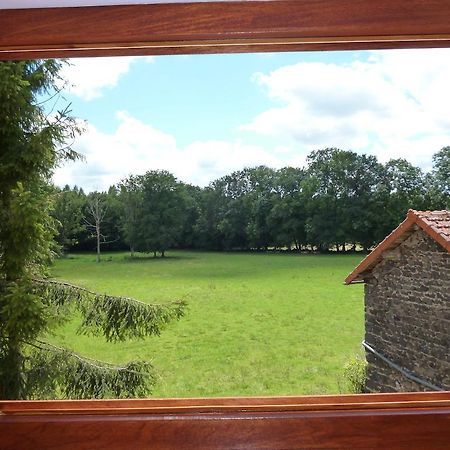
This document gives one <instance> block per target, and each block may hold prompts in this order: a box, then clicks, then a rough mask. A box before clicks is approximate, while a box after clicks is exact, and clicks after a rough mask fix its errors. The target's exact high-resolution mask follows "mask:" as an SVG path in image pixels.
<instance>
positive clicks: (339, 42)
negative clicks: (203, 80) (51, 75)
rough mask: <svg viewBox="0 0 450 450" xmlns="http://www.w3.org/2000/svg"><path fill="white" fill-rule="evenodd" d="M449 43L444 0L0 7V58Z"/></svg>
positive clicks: (449, 8)
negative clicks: (6, 8) (37, 7)
mask: <svg viewBox="0 0 450 450" xmlns="http://www.w3.org/2000/svg"><path fill="white" fill-rule="evenodd" d="M449 46H450V2H449V1H448V0H267V1H253V0H246V1H245V0H244V1H233V2H223V1H222V2H202V3H175V4H165V3H162V4H153V5H131V6H130V5H124V6H103V7H82V8H50V9H19V10H1V11H0V59H26V58H43V57H45V58H47V57H71V56H99V55H160V54H182V53H232V52H256V51H257V52H260V51H266V52H267V51H277V52H279V51H290V50H291V51H294V50H349V49H372V48H419V47H449Z"/></svg>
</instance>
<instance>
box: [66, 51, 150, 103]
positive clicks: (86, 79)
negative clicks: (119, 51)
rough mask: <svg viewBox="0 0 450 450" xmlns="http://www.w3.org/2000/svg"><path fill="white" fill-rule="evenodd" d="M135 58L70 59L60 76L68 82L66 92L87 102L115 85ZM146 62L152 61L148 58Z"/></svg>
mask: <svg viewBox="0 0 450 450" xmlns="http://www.w3.org/2000/svg"><path fill="white" fill-rule="evenodd" d="M136 59H137V57H134V56H124V57H105V58H72V59H70V60H69V63H70V65H66V66H64V67H63V69H62V71H61V76H62V78H63V79H65V80H67V81H68V88H67V90H68V91H69V92H71V93H72V94H75V95H76V96H78V97H80V98H82V99H83V100H86V101H89V100H93V99H94V98H98V97H101V96H102V95H103V93H104V91H105V90H107V89H111V88H113V87H115V86H116V85H117V83H118V82H119V79H120V77H122V76H123V75H125V74H126V73H127V72H128V71H129V69H130V66H131V64H132V63H133V61H135V60H136ZM145 60H146V61H148V62H151V61H153V60H152V59H151V58H150V57H148V58H145Z"/></svg>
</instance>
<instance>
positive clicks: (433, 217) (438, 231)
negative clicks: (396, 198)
mask: <svg viewBox="0 0 450 450" xmlns="http://www.w3.org/2000/svg"><path fill="white" fill-rule="evenodd" d="M414 225H416V226H418V227H420V228H421V229H422V230H423V231H425V232H426V233H427V234H428V235H429V236H430V237H431V238H433V239H434V240H435V241H436V242H437V243H438V244H440V245H442V247H444V249H446V250H447V251H448V252H450V211H446V210H442V211H415V210H414V209H410V210H409V211H408V215H407V216H406V219H405V220H404V221H403V222H402V223H401V224H400V225H399V226H398V227H397V228H396V229H395V230H394V231H393V232H392V233H391V234H389V236H387V237H386V238H385V239H384V240H383V241H382V242H381V243H380V244H379V245H378V246H377V247H375V249H374V250H373V251H372V252H371V253H370V254H369V255H367V256H366V257H365V258H364V259H363V260H362V261H361V263H360V264H359V265H358V266H357V267H356V268H355V270H353V272H352V273H351V274H350V275H349V276H348V277H347V278H346V279H345V284H350V283H354V282H356V281H361V280H363V279H364V276H363V273H364V272H368V271H370V270H371V269H372V268H373V267H375V266H376V265H377V264H378V263H379V262H380V261H381V258H382V254H383V252H384V251H386V250H390V249H393V248H395V247H398V246H399V245H400V244H401V243H402V242H403V241H404V240H405V239H407V238H408V236H409V235H410V234H411V233H412V232H413V231H414Z"/></svg>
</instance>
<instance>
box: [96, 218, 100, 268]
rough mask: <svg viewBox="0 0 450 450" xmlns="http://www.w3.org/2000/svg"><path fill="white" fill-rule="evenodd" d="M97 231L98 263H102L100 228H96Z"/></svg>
mask: <svg viewBox="0 0 450 450" xmlns="http://www.w3.org/2000/svg"><path fill="white" fill-rule="evenodd" d="M96 231H97V262H98V263H99V262H100V226H97V227H96Z"/></svg>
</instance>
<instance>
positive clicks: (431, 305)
mask: <svg viewBox="0 0 450 450" xmlns="http://www.w3.org/2000/svg"><path fill="white" fill-rule="evenodd" d="M358 282H362V283H365V286H364V287H365V341H364V342H363V345H364V347H365V350H366V357H367V362H368V367H367V370H368V373H367V380H366V390H367V391H368V392H393V391H424V390H450V211H414V210H409V212H408V215H407V217H406V219H405V220H404V221H403V222H402V223H401V224H400V225H399V226H398V227H397V228H396V229H395V230H394V231H393V232H392V233H391V234H390V235H389V236H387V237H386V238H385V239H384V240H383V241H382V242H381V243H380V244H379V245H378V246H377V247H376V248H375V249H374V250H373V251H372V252H371V253H370V254H369V255H368V256H367V257H366V258H365V259H364V260H363V261H362V262H361V263H360V264H359V265H358V266H357V267H356V269H355V270H354V271H353V272H352V273H351V274H350V275H349V276H348V277H347V278H346V280H345V283H346V284H351V283H358Z"/></svg>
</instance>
